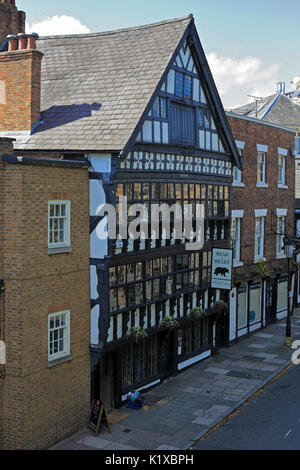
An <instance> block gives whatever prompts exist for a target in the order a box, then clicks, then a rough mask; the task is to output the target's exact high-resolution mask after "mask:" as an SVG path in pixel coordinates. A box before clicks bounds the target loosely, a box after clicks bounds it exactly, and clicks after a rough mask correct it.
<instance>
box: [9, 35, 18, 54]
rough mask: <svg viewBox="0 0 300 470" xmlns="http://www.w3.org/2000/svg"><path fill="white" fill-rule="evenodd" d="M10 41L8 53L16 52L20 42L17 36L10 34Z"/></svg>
mask: <svg viewBox="0 0 300 470" xmlns="http://www.w3.org/2000/svg"><path fill="white" fill-rule="evenodd" d="M7 40H8V51H9V52H10V51H16V50H17V47H18V40H17V36H16V35H15V34H9V35H8V36H7Z"/></svg>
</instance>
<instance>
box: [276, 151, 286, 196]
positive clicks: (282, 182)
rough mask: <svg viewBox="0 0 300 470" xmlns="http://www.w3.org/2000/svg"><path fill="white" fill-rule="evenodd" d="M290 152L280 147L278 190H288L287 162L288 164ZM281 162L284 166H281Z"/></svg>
mask: <svg viewBox="0 0 300 470" xmlns="http://www.w3.org/2000/svg"><path fill="white" fill-rule="evenodd" d="M287 154H288V150H287V149H283V148H280V147H278V188H279V189H288V186H287V185H286V162H287V159H286V157H287ZM281 160H282V161H283V165H280V162H281Z"/></svg>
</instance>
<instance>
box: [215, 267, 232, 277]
mask: <svg viewBox="0 0 300 470" xmlns="http://www.w3.org/2000/svg"><path fill="white" fill-rule="evenodd" d="M226 274H229V269H227V268H217V269H216V270H215V276H224V277H226Z"/></svg>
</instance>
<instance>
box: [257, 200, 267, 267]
mask: <svg viewBox="0 0 300 470" xmlns="http://www.w3.org/2000/svg"><path fill="white" fill-rule="evenodd" d="M266 216H267V210H265V209H263V210H257V211H255V228H254V263H255V264H257V263H258V262H259V261H260V260H262V261H266V258H265V257H264V246H265V219H266ZM258 220H260V222H261V224H260V239H259V240H258V237H257V235H258V234H257V231H256V226H257V221H258ZM258 241H259V245H260V246H259V247H258ZM258 248H259V251H258Z"/></svg>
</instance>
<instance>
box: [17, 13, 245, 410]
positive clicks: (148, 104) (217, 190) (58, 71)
mask: <svg viewBox="0 0 300 470" xmlns="http://www.w3.org/2000/svg"><path fill="white" fill-rule="evenodd" d="M38 49H39V50H41V51H42V52H43V53H44V59H43V63H42V113H41V121H40V123H39V124H38V125H37V126H36V127H35V129H34V131H33V132H32V133H31V134H30V135H27V134H26V133H20V134H19V135H18V136H14V137H16V138H17V143H16V150H17V151H18V152H20V154H22V155H26V154H27V155H28V154H41V153H42V154H47V153H51V154H59V155H63V157H64V158H66V159H68V158H72V159H75V158H78V159H83V158H84V159H88V160H89V161H90V163H91V171H90V220H91V245H90V258H91V261H90V266H91V276H90V282H91V325H90V328H91V344H90V350H91V373H92V392H91V393H92V398H95V397H96V398H99V397H100V398H101V399H102V400H103V401H105V403H106V404H107V405H108V406H113V407H116V408H118V407H120V406H121V403H122V401H124V399H125V398H126V394H127V393H128V392H129V391H130V390H133V389H145V388H147V387H150V386H153V385H155V384H157V383H159V382H160V381H161V380H163V379H164V378H166V377H168V376H170V375H174V374H177V373H178V372H179V371H181V370H183V369H185V368H186V367H188V366H190V365H191V364H193V363H196V362H198V361H200V360H202V359H204V358H206V357H208V356H210V355H211V353H212V350H213V347H214V346H218V344H216V342H217V343H219V345H222V344H225V343H226V342H227V341H228V332H229V325H228V319H227V317H221V319H220V318H219V319H218V320H217V315H216V312H215V311H214V309H213V308H212V307H213V305H214V304H215V302H216V301H217V300H219V299H223V300H225V301H228V291H220V290H216V289H212V288H211V287H210V277H211V251H212V247H223V248H229V247H230V214H231V184H232V174H233V166H238V167H240V160H239V153H238V151H237V148H236V146H235V142H234V139H233V137H232V133H231V130H230V128H229V125H228V122H227V119H226V116H225V113H224V109H223V107H222V104H221V100H220V98H219V95H218V92H217V89H216V86H215V84H214V80H213V78H212V75H211V72H210V69H209V66H208V64H207V60H206V57H205V54H204V52H203V49H202V46H201V43H200V40H199V37H198V34H197V31H196V28H195V25H194V19H193V17H192V16H191V15H190V16H188V17H184V18H180V19H175V20H171V21H165V22H161V23H156V24H153V25H148V26H142V27H137V28H131V29H126V30H119V31H113V32H107V33H99V34H88V35H77V36H60V37H47V38H41V39H40V40H39V42H38ZM120 196H127V199H128V204H132V203H143V204H147V205H149V206H150V204H151V203H152V202H165V203H168V204H169V205H172V204H173V203H175V202H177V203H180V204H182V205H183V204H184V203H186V202H189V203H192V204H194V205H195V204H196V203H200V202H201V203H203V204H204V205H205V211H206V213H205V245H204V248H203V249H202V250H201V251H196V252H191V251H186V248H185V244H184V243H183V242H182V241H181V240H176V237H175V234H174V226H173V227H172V224H171V237H170V239H169V240H167V239H165V238H164V234H163V233H160V234H159V238H158V239H156V237H155V236H154V235H153V234H152V235H153V236H152V238H150V239H148V240H147V239H146V240H139V241H132V240H122V239H117V240H116V241H110V240H99V238H98V237H97V226H98V225H99V224H101V223H102V224H103V223H105V219H104V220H103V219H100V218H99V217H98V216H97V209H98V208H99V206H101V205H102V204H104V203H110V204H113V205H114V206H115V207H116V208H117V207H118V201H119V197H120ZM78 230H80V227H78ZM193 307H201V308H203V309H204V310H206V311H208V312H209V315H207V316H205V317H204V318H202V319H200V320H199V319H198V320H196V319H194V318H192V317H191V316H190V315H189V311H190V310H191V309H192V308H193ZM165 316H173V317H174V318H175V319H177V321H178V322H179V323H180V328H179V329H178V330H177V329H175V330H167V329H164V328H160V324H161V320H162V319H163V317H165ZM135 326H140V327H142V328H143V329H144V330H145V331H146V332H147V334H148V338H147V339H145V340H144V341H141V342H139V343H131V342H128V340H127V339H126V332H128V330H130V328H132V327H135ZM216 331H219V332H222V334H216Z"/></svg>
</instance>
